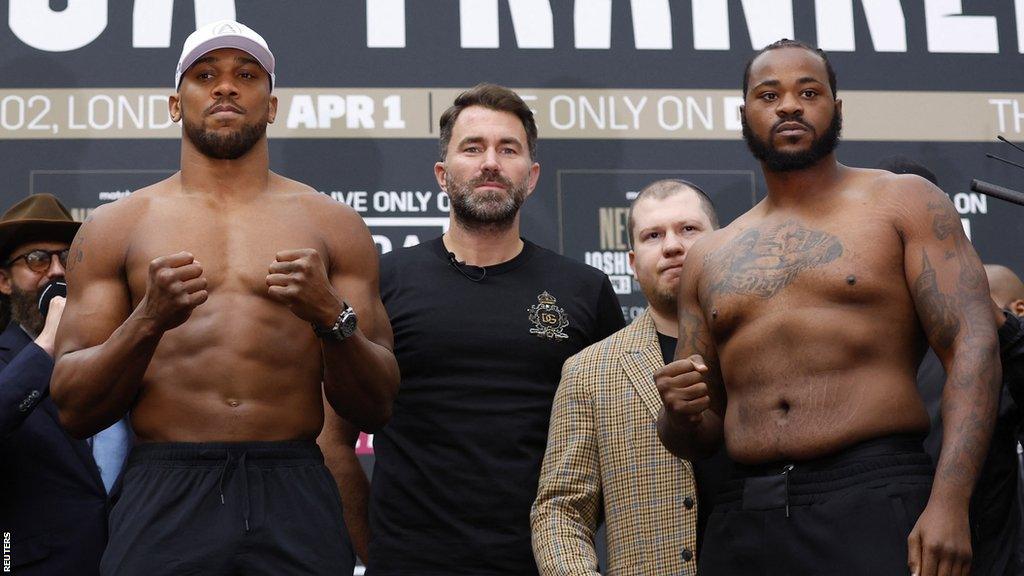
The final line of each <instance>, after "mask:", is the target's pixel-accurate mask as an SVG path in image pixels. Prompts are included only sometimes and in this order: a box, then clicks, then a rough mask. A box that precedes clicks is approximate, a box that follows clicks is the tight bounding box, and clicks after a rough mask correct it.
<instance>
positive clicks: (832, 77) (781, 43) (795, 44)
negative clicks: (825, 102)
mask: <svg viewBox="0 0 1024 576" xmlns="http://www.w3.org/2000/svg"><path fill="white" fill-rule="evenodd" d="M780 48H800V49H803V50H807V51H808V52H813V53H814V54H817V55H818V57H819V58H821V59H822V61H824V62H825V71H826V72H828V87H829V88H831V89H832V98H835V97H836V94H837V90H836V71H835V70H833V69H832V63H831V62H829V60H828V54H826V53H825V51H824V50H822V49H821V48H816V47H814V46H811V45H810V44H808V43H806V42H801V41H799V40H790V39H789V38H783V39H782V40H777V41H775V42H772V43H771V44H769V45H767V46H765V47H764V48H762V49H761V50H760V51H758V53H757V54H754V56H753V57H751V58H750V60H747V67H746V68H744V69H743V98H746V97H747V88H748V86H749V81H750V67H751V66H753V65H754V60H757V59H758V58H760V57H761V55H762V54H764V53H765V52H768V51H770V50H778V49H780Z"/></svg>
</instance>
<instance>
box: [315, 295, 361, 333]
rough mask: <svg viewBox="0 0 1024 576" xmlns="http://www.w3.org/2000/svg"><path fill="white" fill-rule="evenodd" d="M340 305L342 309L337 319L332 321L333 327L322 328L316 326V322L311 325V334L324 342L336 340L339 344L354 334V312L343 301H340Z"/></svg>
mask: <svg viewBox="0 0 1024 576" xmlns="http://www.w3.org/2000/svg"><path fill="white" fill-rule="evenodd" d="M341 305H342V306H344V308H342V310H341V314H338V319H337V320H335V321H334V325H333V326H328V327H326V328H323V327H321V326H317V324H316V322H314V323H313V332H314V333H316V335H317V336H319V337H320V338H323V339H324V340H337V341H339V342H340V341H341V340H344V339H346V338H348V337H349V336H351V335H353V334H355V333H356V311H355V310H353V309H352V307H351V306H349V305H348V304H347V303H346V302H344V301H342V303H341Z"/></svg>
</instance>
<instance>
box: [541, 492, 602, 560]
mask: <svg viewBox="0 0 1024 576" xmlns="http://www.w3.org/2000/svg"><path fill="white" fill-rule="evenodd" d="M550 482H553V483H557V481H556V480H553V479H552V480H550ZM588 500H589V499H588V498H587V497H586V495H583V494H578V493H573V490H572V488H571V487H568V486H565V485H560V486H555V487H549V488H545V487H544V482H543V481H542V486H541V490H540V493H539V494H538V495H537V501H536V503H535V504H534V507H533V513H532V514H531V515H530V524H531V526H532V531H533V538H532V540H533V555H534V558H536V560H537V568H538V569H539V571H540V573H541V574H543V575H544V576H570V575H572V576H598V574H599V573H598V571H597V568H598V565H597V564H598V562H597V549H596V547H595V545H594V536H595V534H596V533H597V514H596V511H594V510H591V508H592V504H593V503H592V502H589V501H588ZM580 505H583V507H584V509H580Z"/></svg>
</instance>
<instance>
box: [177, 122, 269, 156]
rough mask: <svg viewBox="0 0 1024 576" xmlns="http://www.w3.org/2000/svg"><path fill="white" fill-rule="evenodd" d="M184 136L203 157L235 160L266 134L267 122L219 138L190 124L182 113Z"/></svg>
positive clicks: (251, 125) (214, 133) (211, 132)
mask: <svg viewBox="0 0 1024 576" xmlns="http://www.w3.org/2000/svg"><path fill="white" fill-rule="evenodd" d="M181 122H182V125H183V126H184V127H185V136H186V137H187V138H188V139H189V141H190V142H192V144H193V145H194V146H195V147H196V149H197V150H199V152H201V153H202V154H203V155H204V156H207V157H210V158H214V159H216V160H237V159H238V158H241V157H242V156H244V155H245V154H246V153H247V152H248V151H249V150H252V147H253V146H255V145H256V143H257V142H259V141H260V138H263V136H264V135H265V134H266V133H267V121H266V120H262V121H260V122H257V123H256V124H246V125H244V126H242V127H241V128H240V129H238V130H236V131H234V132H232V133H231V134H228V135H227V136H221V135H219V134H217V133H216V132H213V131H209V130H204V129H203V127H202V125H200V124H192V123H190V122H189V121H188V120H187V119H186V118H185V114H184V112H183V113H182V115H181Z"/></svg>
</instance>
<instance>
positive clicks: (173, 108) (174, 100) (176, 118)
mask: <svg viewBox="0 0 1024 576" xmlns="http://www.w3.org/2000/svg"><path fill="white" fill-rule="evenodd" d="M167 111H168V112H169V113H170V115H171V122H180V121H181V96H180V95H179V94H178V93H177V92H176V93H174V94H171V96H170V97H169V98H167Z"/></svg>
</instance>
